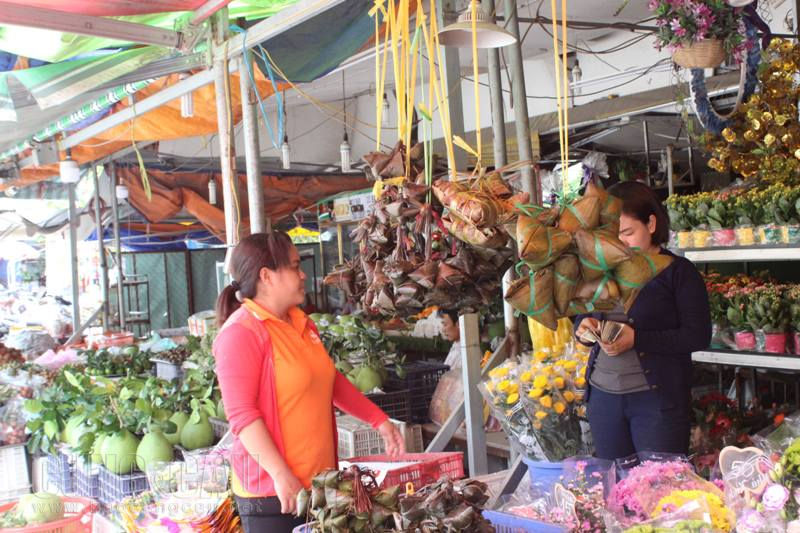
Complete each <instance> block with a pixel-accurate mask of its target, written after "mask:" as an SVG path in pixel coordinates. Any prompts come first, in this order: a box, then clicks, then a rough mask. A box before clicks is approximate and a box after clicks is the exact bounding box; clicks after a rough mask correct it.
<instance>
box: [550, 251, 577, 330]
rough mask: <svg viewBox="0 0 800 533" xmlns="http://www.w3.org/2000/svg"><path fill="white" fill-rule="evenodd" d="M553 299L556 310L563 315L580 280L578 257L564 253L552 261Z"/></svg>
mask: <svg viewBox="0 0 800 533" xmlns="http://www.w3.org/2000/svg"><path fill="white" fill-rule="evenodd" d="M553 268H554V270H553V276H554V278H555V279H554V280H553V284H554V290H553V300H554V301H555V305H556V311H558V314H559V315H560V316H564V315H566V313H567V309H568V308H569V302H570V300H572V299H573V298H574V297H575V291H576V290H577V288H578V282H579V281H580V273H581V269H580V265H579V263H578V257H577V256H575V255H573V254H564V255H562V256H561V257H559V258H558V259H556V261H555V263H553Z"/></svg>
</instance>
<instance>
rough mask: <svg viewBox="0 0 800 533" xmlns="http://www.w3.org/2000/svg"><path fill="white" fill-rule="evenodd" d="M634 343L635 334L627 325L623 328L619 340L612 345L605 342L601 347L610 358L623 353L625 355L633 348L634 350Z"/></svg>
mask: <svg viewBox="0 0 800 533" xmlns="http://www.w3.org/2000/svg"><path fill="white" fill-rule="evenodd" d="M633 343H634V332H633V328H632V327H630V326H629V325H627V324H624V325H623V326H622V331H620V333H619V336H618V337H617V340H615V341H614V342H612V343H610V344H606V343H604V342H601V343H600V346H601V347H602V348H603V351H605V352H606V353H607V354H608V355H610V356H612V357H613V356H615V355H619V354H621V353H625V352H627V351H628V350H630V349H631V348H633Z"/></svg>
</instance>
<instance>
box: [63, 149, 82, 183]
mask: <svg viewBox="0 0 800 533" xmlns="http://www.w3.org/2000/svg"><path fill="white" fill-rule="evenodd" d="M58 171H59V172H58V173H59V177H60V178H61V183H78V182H79V181H80V180H81V169H80V167H79V166H78V162H77V161H75V160H74V159H72V154H71V153H70V150H69V149H67V158H66V159H65V160H63V161H60V162H59V163H58Z"/></svg>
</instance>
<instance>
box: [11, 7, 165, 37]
mask: <svg viewBox="0 0 800 533" xmlns="http://www.w3.org/2000/svg"><path fill="white" fill-rule="evenodd" d="M0 23H2V24H12V25H15V26H25V27H30V28H42V29H46V30H54V31H60V32H64V33H75V34H78V35H89V36H93V37H105V38H108V39H114V40H116V41H124V42H133V43H142V44H152V45H156V46H166V47H170V48H177V47H178V45H179V44H180V34H179V33H178V32H175V31H172V30H164V29H161V28H156V27H155V26H148V25H146V24H134V23H132V22H125V21H121V20H115V19H111V18H104V17H91V16H88V15H77V14H74V13H66V12H64V11H54V10H52V9H43V8H40V7H33V6H23V5H20V4H12V3H9V2H2V1H0Z"/></svg>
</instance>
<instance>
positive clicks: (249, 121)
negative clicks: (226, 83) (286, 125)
mask: <svg viewBox="0 0 800 533" xmlns="http://www.w3.org/2000/svg"><path fill="white" fill-rule="evenodd" d="M252 64H253V53H252V52H250V51H249V50H248V52H247V53H246V54H245V55H244V56H243V57H242V59H241V61H240V63H239V89H240V91H241V96H242V127H243V129H244V157H245V161H246V163H245V166H246V168H247V201H248V205H249V209H248V211H249V213H250V233H263V232H264V231H266V229H267V224H266V221H265V215H264V186H263V183H262V181H261V168H260V165H259V163H260V162H261V155H260V150H259V146H258V115H257V114H256V95H255V87H253V85H252V83H251V82H250V71H249V69H250V68H251V66H252Z"/></svg>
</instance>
